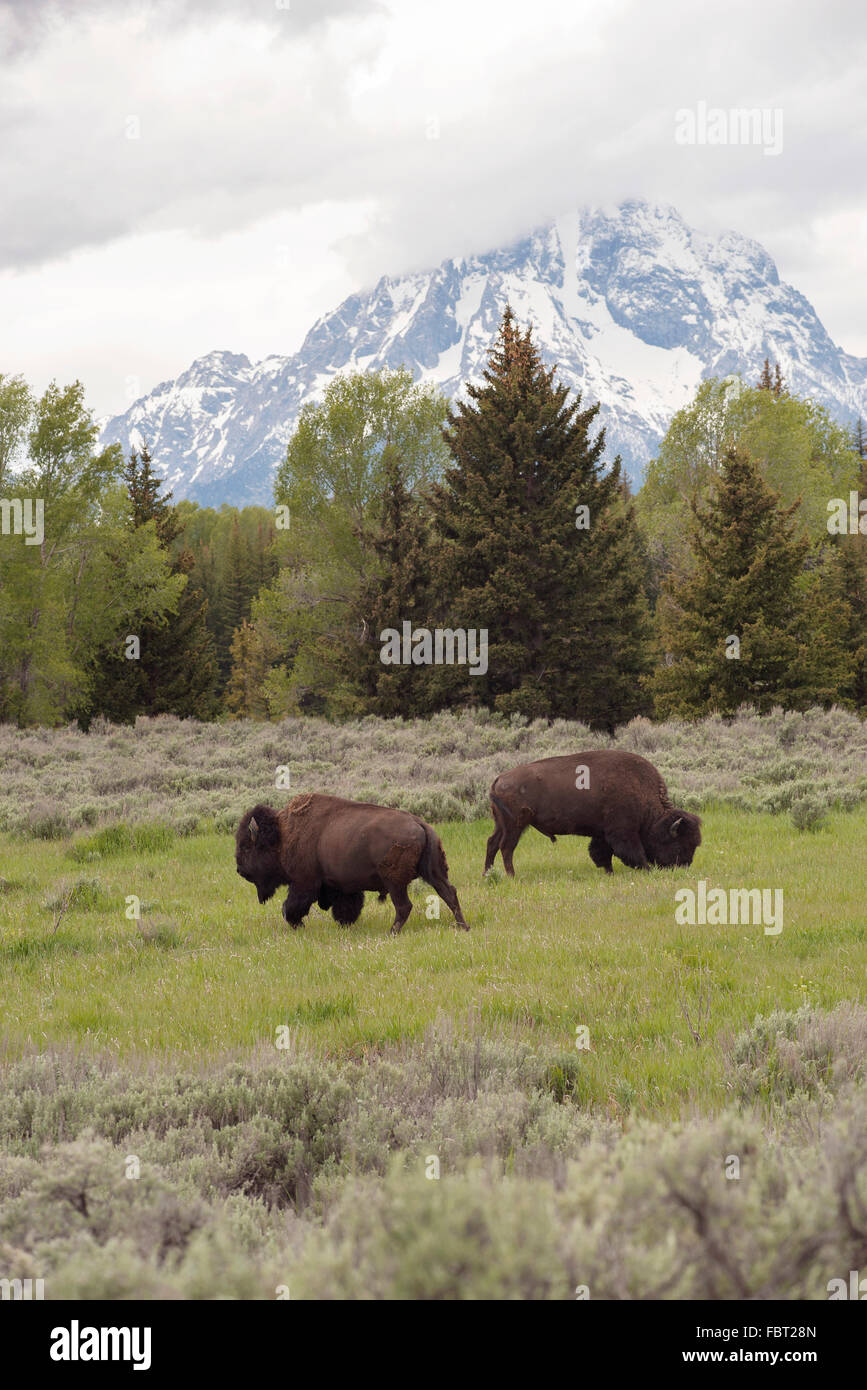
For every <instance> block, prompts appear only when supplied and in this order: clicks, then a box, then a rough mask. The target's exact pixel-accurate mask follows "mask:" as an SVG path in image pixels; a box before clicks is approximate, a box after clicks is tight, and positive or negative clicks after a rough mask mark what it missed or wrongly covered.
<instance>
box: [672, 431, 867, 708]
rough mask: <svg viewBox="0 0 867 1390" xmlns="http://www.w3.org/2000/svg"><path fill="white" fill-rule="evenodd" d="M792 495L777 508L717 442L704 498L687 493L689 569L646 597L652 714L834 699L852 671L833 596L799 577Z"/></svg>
mask: <svg viewBox="0 0 867 1390" xmlns="http://www.w3.org/2000/svg"><path fill="white" fill-rule="evenodd" d="M798 506H799V503H798V502H797V501H796V502H794V503H793V504H792V505H791V506H790V507H787V508H783V507H781V506H780V504H779V496H778V494H776V493H774V492H773V491H772V490H771V489H770V488H769V487H768V486H767V484H766V483H765V482H764V480H763V478H762V476H761V474H760V472H759V470H758V468H757V467H756V466H755V464H754V463H753V462H752V460H751V459H750V458H749V456H748V455H747V454H745V453H743V452H741V451H738V450H737V449H735V448H732V449H730V450H729V451H728V453H727V455H726V458H725V461H724V465H723V469H722V472H721V475H720V477H719V479H718V480H717V482H716V484H715V488H714V492H713V494H712V497H711V501H710V504H709V505H708V506H707V507H700V506H699V504H698V503H696V502H693V504H692V512H693V523H692V531H691V538H690V539H691V555H692V568H691V570H690V571H689V572H687V573H683V572H679V573H676V574H672V575H670V576H669V577H668V579H667V580H666V582H665V584H664V586H663V590H662V594H661V596H660V601H659V604H658V606H657V620H658V624H659V633H660V645H661V648H662V650H663V652H664V657H663V661H662V664H661V665H660V666H659V667H658V668H657V671H656V673H655V676H654V681H653V686H654V691H655V695H656V708H657V713H658V714H660V715H661V716H662V717H664V718H665V717H669V716H674V717H680V718H684V717H685V718H695V717H700V716H702V715H705V714H708V713H711V712H714V711H717V712H719V713H722V714H732V713H734V712H735V711H736V710H737V709H738V707H739V706H740V705H742V704H749V705H752V706H754V707H755V708H756V709H758V710H759V712H760V713H767V712H768V711H769V710H770V709H772V708H773V707H774V706H775V705H782V706H783V707H784V708H787V709H804V708H807V707H808V706H810V705H814V704H823V705H827V704H830V703H831V702H832V701H834V700H835V699H837V698H839V692H840V690H841V687H842V686H843V685H844V684H845V683H846V681H847V679H849V677H850V675H851V659H850V656H849V654H847V652H846V650H845V646H844V644H843V642H842V640H841V635H840V630H839V629H840V624H841V619H842V609H841V607H840V604H839V603H838V601H837V599H836V597H835V596H834V595H833V594H830V593H828V592H827V591H825V590H824V589H823V588H822V587H821V586H819V585H818V584H813V585H810V584H809V580H808V577H807V576H805V573H804V564H805V560H806V558H807V555H808V552H809V550H810V544H809V541H808V539H807V537H806V535H804V534H802V533H801V534H799V533H798V524H797V521H796V519H795V513H796V511H797V509H798Z"/></svg>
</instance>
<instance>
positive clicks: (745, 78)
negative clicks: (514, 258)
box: [0, 0, 867, 414]
mask: <svg viewBox="0 0 867 1390" xmlns="http://www.w3.org/2000/svg"><path fill="white" fill-rule="evenodd" d="M865 72H867V7H865V6H864V5H863V0H806V3H800V4H795V5H793V4H791V2H789V3H779V2H778V0H759V3H756V0H749V3H742V0H733V2H732V0H729V3H727V4H725V5H719V4H705V3H701V0H654V3H652V4H651V3H647V0H637V2H634V0H594V3H592V4H589V3H585V0H559V3H556V2H555V0H531V2H530V3H528V0H520V3H516V2H515V0H436V3H430V0H424V2H423V0H246V3H244V0H150V3H144V2H143V3H139V2H138V0H125V3H123V4H117V3H114V4H109V3H101V0H55V3H48V2H47V0H46V2H45V3H43V0H0V189H2V193H0V209H2V211H0V371H2V372H13V373H14V372H22V373H23V374H24V375H25V376H26V377H27V378H28V379H29V380H30V381H31V382H32V383H33V384H34V385H35V386H37V387H38V388H40V389H42V388H43V387H44V386H45V385H46V384H47V382H48V381H49V380H50V379H51V377H53V376H56V377H57V378H58V379H59V380H60V381H61V382H65V381H70V380H72V379H74V378H75V377H79V378H81V380H82V381H84V383H85V385H86V387H87V393H88V402H89V404H90V405H91V406H92V407H93V408H94V410H95V411H96V412H97V414H103V413H114V412H116V411H120V410H123V409H125V408H126V406H127V404H129V401H130V398H131V397H134V396H135V395H138V394H141V393H143V392H145V391H147V390H148V389H150V387H152V386H153V385H154V384H155V383H156V382H158V381H160V380H163V379H165V378H167V377H172V376H175V375H177V374H178V373H179V372H180V371H182V370H183V369H184V368H185V367H187V366H188V365H189V363H190V362H191V361H192V359H193V358H194V357H196V356H198V355H200V354H202V353H204V352H208V351H211V350H212V349H214V348H228V349H231V350H233V351H236V352H244V353H246V354H247V355H248V356H249V357H250V358H251V359H253V360H256V359H258V358H261V357H264V356H266V355H267V354H268V353H272V352H274V353H288V352H293V351H295V350H296V349H297V348H298V347H299V346H300V343H301V340H302V338H303V336H304V333H305V332H306V331H307V329H308V328H309V327H310V325H311V324H312V322H313V320H314V319H315V318H316V317H317V316H318V315H319V314H321V313H325V312H326V311H327V310H329V309H331V308H333V307H334V306H335V305H336V304H337V303H339V301H340V300H341V299H342V298H344V297H345V296H346V295H347V294H349V293H350V292H351V291H352V290H354V289H359V288H362V287H364V286H366V285H368V284H370V283H372V282H373V281H375V280H376V278H377V277H378V276H379V275H381V274H398V273H401V272H403V271H406V270H409V269H415V268H423V267H425V266H428V265H431V264H435V263H438V262H439V261H440V260H442V259H443V258H444V257H446V256H449V255H464V254H468V253H471V252H473V251H484V250H487V249H490V248H491V247H492V246H495V245H498V244H502V243H503V242H506V241H508V240H511V239H512V238H514V237H516V236H519V235H520V234H522V233H524V232H526V231H527V230H529V229H530V228H531V227H533V226H534V225H536V224H538V223H539V222H542V221H544V220H546V219H547V218H548V217H550V216H552V215H555V214H557V213H559V212H561V211H565V210H567V209H569V208H573V207H575V206H578V205H583V204H588V203H589V204H595V203H609V202H612V201H615V200H619V199H621V198H624V197H645V198H650V199H653V200H658V201H661V202H668V203H672V204H674V206H675V207H677V208H678V209H679V211H680V212H681V213H682V214H683V215H684V217H685V218H686V219H687V221H689V222H690V223H692V224H693V225H695V226H697V227H700V228H702V229H703V230H706V231H710V232H715V231H719V230H722V229H724V228H728V227H731V228H734V229H736V230H737V231H740V232H743V233H745V234H747V235H749V236H752V237H755V238H756V239H757V240H759V241H761V242H762V243H763V244H764V246H765V247H766V249H767V250H768V251H769V252H770V253H771V255H772V256H773V257H774V259H775V260H776V262H777V265H778V268H779V271H780V274H781V276H782V278H783V279H785V280H788V281H789V282H790V283H792V284H794V285H795V286H796V287H797V288H798V289H800V290H801V291H802V292H803V293H804V294H806V295H807V297H808V298H809V299H810V300H811V301H812V303H813V304H814V306H815V307H816V309H817V311H818V313H819V316H820V318H821V319H822V320H823V322H824V323H825V326H826V328H827V329H828V331H829V333H830V334H831V337H832V338H833V339H834V340H835V341H836V342H837V343H839V344H840V345H841V346H842V347H843V348H845V349H846V350H848V351H850V352H855V353H858V354H860V355H865V356H867V174H865V163H867V161H865V155H867V150H865V144H867V140H865V133H867V80H865ZM702 102H703V103H706V105H707V107H709V108H714V107H717V108H723V109H725V110H728V109H731V108H734V107H759V108H763V109H766V110H767V111H768V112H769V113H771V112H775V111H781V112H782V127H781V129H782V148H781V151H780V152H779V153H778V154H766V153H765V152H764V149H763V147H762V145H761V144H758V145H755V144H746V145H726V146H721V145H714V146H711V145H707V144H705V145H698V144H696V145H684V144H681V143H678V141H677V139H676V138H675V135H676V129H677V119H678V118H677V114H676V113H677V112H678V111H680V110H684V109H686V110H692V111H696V112H698V111H699V103H702ZM775 138H776V137H775Z"/></svg>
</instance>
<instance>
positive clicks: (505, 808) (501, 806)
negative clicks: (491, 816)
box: [488, 791, 515, 820]
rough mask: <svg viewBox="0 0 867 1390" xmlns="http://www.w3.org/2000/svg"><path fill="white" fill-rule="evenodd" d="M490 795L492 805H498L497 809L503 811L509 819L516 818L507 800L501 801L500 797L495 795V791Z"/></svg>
mask: <svg viewBox="0 0 867 1390" xmlns="http://www.w3.org/2000/svg"><path fill="white" fill-rule="evenodd" d="M488 795H489V796H490V798H491V805H492V806H496V808H497V810H498V811H501V812H502V814H503V815H504V816H505V817H506V818H507V819H508V820H514V819H515V816H514V813H513V812H512V811H510V809H509V807H508V806H507V805H506V803H505V801H501V800H500V798H499V797H498V796H495V795H494V793H493V791H491V792H489V793H488Z"/></svg>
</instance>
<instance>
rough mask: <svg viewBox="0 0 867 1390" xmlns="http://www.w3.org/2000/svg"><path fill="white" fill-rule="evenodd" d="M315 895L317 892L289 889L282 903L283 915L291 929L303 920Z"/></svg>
mask: <svg viewBox="0 0 867 1390" xmlns="http://www.w3.org/2000/svg"><path fill="white" fill-rule="evenodd" d="M317 896H318V894H317V893H305V892H304V891H303V889H301V888H290V889H289V892H288V893H287V894H286V901H285V902H284V904H283V916H284V917H285V918H286V921H287V922H288V923H289V925H290V927H292V929H293V930H294V929H295V928H296V927H298V926H299V925H300V923H301V922H303V921H304V918H305V917H306V916H307V914H308V912H309V911H310V909H311V907H312V906H313V904H314V903H315V902H316V899H317Z"/></svg>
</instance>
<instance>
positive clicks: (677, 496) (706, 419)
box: [636, 377, 857, 597]
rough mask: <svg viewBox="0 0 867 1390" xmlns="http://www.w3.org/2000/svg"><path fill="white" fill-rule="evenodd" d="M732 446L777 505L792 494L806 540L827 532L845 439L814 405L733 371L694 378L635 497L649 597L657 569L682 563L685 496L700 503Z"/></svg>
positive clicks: (852, 470)
mask: <svg viewBox="0 0 867 1390" xmlns="http://www.w3.org/2000/svg"><path fill="white" fill-rule="evenodd" d="M732 447H735V448H737V449H739V450H740V451H742V452H744V453H747V454H749V455H750V457H751V458H752V459H753V461H754V462H755V464H756V467H757V468H758V469H759V472H760V473H761V475H762V477H763V479H764V480H765V482H766V483H767V485H768V487H769V488H771V489H772V490H773V491H774V492H776V493H779V495H780V499H781V504H782V506H783V508H788V507H790V506H791V505H792V504H793V503H794V502H795V501H796V500H797V499H799V498H800V500H801V510H800V513H799V515H800V517H801V519H802V522H803V525H804V527H805V529H806V531H807V534H808V536H809V537H810V540H811V542H812V543H814V544H815V543H818V542H820V541H822V540H826V539H827V530H826V523H827V519H828V511H827V504H828V501H829V499H830V498H832V497H844V496H847V495H848V491H849V488H850V487H854V486H855V477H856V473H857V461H856V458H855V455H854V453H853V449H852V442H851V439H850V437H849V435H848V434H847V432H846V430H845V429H844V428H843V427H842V426H840V425H838V424H836V423H835V422H834V421H833V420H832V419H831V418H830V416H829V415H828V413H827V411H825V410H823V409H822V407H820V406H818V405H816V404H815V403H814V402H812V401H809V400H800V399H799V398H798V397H797V396H792V395H789V394H788V392H783V393H782V394H777V393H775V391H774V390H773V389H761V387H749V386H746V385H745V384H744V383H743V381H741V379H740V378H739V377H727V378H726V379H725V380H718V379H714V378H712V379H710V380H708V381H704V382H702V384H701V385H700V387H699V388H698V391H697V393H696V397H695V400H694V401H692V402H691V403H690V404H689V405H688V406H685V407H684V408H683V409H682V410H680V411H678V412H677V414H676V415H675V416H674V419H673V420H672V422H671V424H670V426H669V428H668V430H667V432H666V435H665V438H664V440H663V442H662V444H661V445H660V449H659V454H658V456H657V457H656V458H655V459H651V461H650V462H649V464H648V465H647V470H646V473H645V478H644V484H643V486H642V488H641V491H640V492H639V493H638V496H637V498H636V512H637V516H638V520H639V524H640V526H641V529H642V532H643V533H644V535H645V538H646V542H647V546H648V550H649V553H650V557H651V561H652V565H653V575H654V579H653V594H654V597H655V594H656V592H657V591H658V588H659V585H660V584H661V582H662V580H663V579H664V577H665V575H666V574H667V573H668V572H669V571H670V570H671V569H672V568H673V567H674V568H677V567H678V566H679V565H680V563H682V560H683V556H684V549H685V546H686V545H687V543H688V537H689V517H690V503H691V502H692V501H693V500H697V501H698V502H699V503H704V502H707V500H708V498H709V496H710V494H711V492H712V488H713V483H714V480H715V479H718V478H719V476H720V475H721V473H722V471H723V466H724V461H725V458H726V456H727V454H728V452H729V450H730V449H731V448H732Z"/></svg>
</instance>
